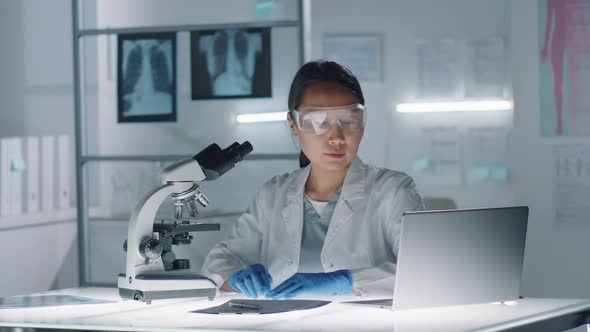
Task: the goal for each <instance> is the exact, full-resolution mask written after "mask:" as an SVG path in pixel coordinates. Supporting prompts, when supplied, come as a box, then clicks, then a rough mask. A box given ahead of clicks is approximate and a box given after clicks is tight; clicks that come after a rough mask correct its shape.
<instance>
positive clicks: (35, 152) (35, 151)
mask: <svg viewBox="0 0 590 332" xmlns="http://www.w3.org/2000/svg"><path fill="white" fill-rule="evenodd" d="M26 146H27V155H26V164H27V172H26V174H27V193H26V197H27V199H26V204H27V212H28V213H35V212H38V211H39V208H40V204H39V203H40V202H39V189H40V188H41V186H40V182H39V137H27V140H26Z"/></svg>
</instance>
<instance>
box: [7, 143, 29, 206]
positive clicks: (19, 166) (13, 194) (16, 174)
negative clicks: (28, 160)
mask: <svg viewBox="0 0 590 332" xmlns="http://www.w3.org/2000/svg"><path fill="white" fill-rule="evenodd" d="M25 170H26V165H25V162H24V158H23V139H22V137H13V138H12V139H11V140H10V214H11V215H13V216H15V215H21V214H23V192H24V190H23V174H24V172H25Z"/></svg>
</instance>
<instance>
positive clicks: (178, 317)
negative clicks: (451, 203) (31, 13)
mask: <svg viewBox="0 0 590 332" xmlns="http://www.w3.org/2000/svg"><path fill="white" fill-rule="evenodd" d="M41 294H65V295H77V296H84V297H92V298H99V299H105V300H114V301H118V302H117V303H106V304H84V305H76V306H56V307H44V308H29V309H1V310H0V327H24V328H39V329H62V330H102V331H187V330H196V331H216V332H219V331H318V330H321V331H390V332H393V331H395V332H414V331H486V332H487V331H563V330H567V329H570V328H574V327H576V326H581V325H585V324H586V320H587V317H588V315H589V313H590V300H576V299H523V300H519V301H517V302H516V303H515V304H514V305H505V304H480V305H467V306H455V307H444V308H434V309H420V310H405V311H395V312H393V311H391V310H389V309H381V308H376V307H366V306H360V305H351V304H344V303H336V302H333V303H330V304H328V305H326V306H324V307H320V308H316V309H311V310H304V311H294V312H288V313H281V314H269V315H208V314H195V313H190V312H189V311H192V310H196V309H201V308H206V307H211V306H214V305H219V304H221V303H223V302H225V301H227V300H228V299H230V298H231V297H229V295H222V296H219V297H217V298H216V299H215V300H214V301H208V300H207V299H177V300H159V301H157V300H156V301H154V302H153V303H152V304H151V305H146V304H144V303H139V302H135V301H121V300H120V298H119V296H118V293H117V289H116V288H80V289H65V290H60V291H52V292H46V293H41ZM37 295H39V294H37ZM234 295H235V294H234ZM333 300H334V299H333ZM0 330H7V329H2V328H0Z"/></svg>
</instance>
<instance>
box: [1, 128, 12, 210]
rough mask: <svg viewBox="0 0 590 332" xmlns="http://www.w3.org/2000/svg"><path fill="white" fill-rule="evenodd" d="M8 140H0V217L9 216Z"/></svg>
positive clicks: (9, 140)
mask: <svg viewBox="0 0 590 332" xmlns="http://www.w3.org/2000/svg"><path fill="white" fill-rule="evenodd" d="M10 142H11V139H10V138H2V139H0V216H8V215H10V212H11V211H10V210H11V209H10V206H11V202H10V183H11V181H10V150H11V147H10V144H11V143H10Z"/></svg>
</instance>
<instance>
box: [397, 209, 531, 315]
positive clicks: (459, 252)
mask: <svg viewBox="0 0 590 332" xmlns="http://www.w3.org/2000/svg"><path fill="white" fill-rule="evenodd" d="M527 219H528V207H526V206H516V207H505V208H486V209H459V210H440V211H415V212H406V213H404V214H403V216H402V226H401V238H400V244H399V252H398V261H397V274H396V280H395V286H394V295H393V309H394V310H400V309H414V308H425V307H436V306H449V305H463V304H474V303H490V302H507V301H513V300H517V299H518V298H519V295H520V281H521V273H522V264H523V259H524V247H525V239H526V229H527Z"/></svg>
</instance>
